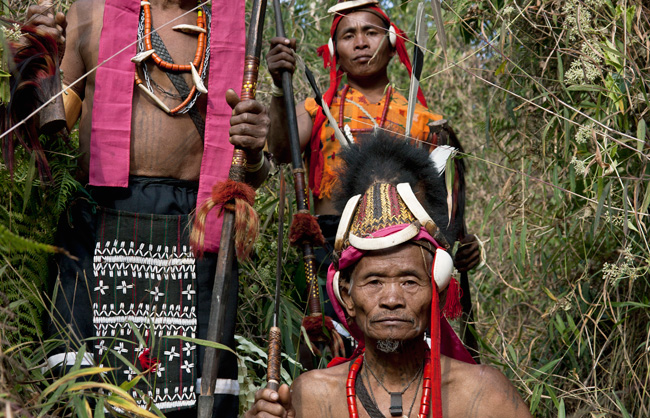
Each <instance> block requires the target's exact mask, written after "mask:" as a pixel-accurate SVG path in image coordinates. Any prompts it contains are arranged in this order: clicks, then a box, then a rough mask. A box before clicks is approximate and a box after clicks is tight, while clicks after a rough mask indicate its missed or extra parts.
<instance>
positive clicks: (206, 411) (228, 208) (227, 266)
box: [195, 0, 266, 418]
mask: <svg viewBox="0 0 650 418" xmlns="http://www.w3.org/2000/svg"><path fill="white" fill-rule="evenodd" d="M265 13H266V0H254V1H253V6H252V8H251V20H250V25H249V27H248V35H247V38H246V55H245V58H244V78H243V82H242V89H241V96H240V97H241V100H242V101H244V100H252V99H255V92H256V89H257V75H258V68H259V63H260V54H261V52H262V30H263V27H264V15H265ZM245 166H246V154H245V153H244V150H242V149H241V148H239V147H235V150H234V154H233V159H232V165H231V166H230V173H229V176H228V180H227V181H226V182H223V183H221V184H217V185H215V188H221V191H223V195H227V196H229V197H228V198H226V199H225V200H226V202H228V203H232V202H233V201H235V200H237V202H236V206H238V207H239V209H241V202H240V201H241V200H245V201H248V204H249V205H248V206H247V208H248V215H249V216H250V215H251V212H250V211H251V210H252V208H250V204H252V200H253V199H252V198H251V194H252V197H254V195H255V191H254V190H252V188H250V186H248V185H246V184H245V183H244V182H243V181H244V177H245V175H246V171H245ZM214 194H215V190H214V189H213V195H214ZM243 195H246V197H243ZM215 203H218V202H212V203H211V205H210V207H207V208H206V207H202V208H200V209H199V210H198V211H197V219H200V218H201V217H202V219H203V220H205V217H206V216H207V211H209V210H210V209H211V208H212V207H214V204H215ZM252 214H253V215H255V217H256V216H257V215H256V214H255V213H254V211H253V213H252ZM240 215H241V214H240ZM244 216H246V214H244ZM195 226H196V223H195ZM238 232H239V231H238ZM234 234H235V210H234V208H232V205H228V204H227V205H224V211H223V227H222V231H221V241H220V246H219V255H218V257H217V268H216V272H215V276H214V287H213V290H212V302H211V307H210V318H209V325H208V333H207V340H208V341H212V342H219V341H221V340H222V337H223V328H224V324H223V321H224V317H225V309H226V306H227V303H226V302H227V301H226V300H225V299H226V295H228V288H229V286H230V283H231V281H232V280H237V278H236V277H231V272H232V264H233V262H234V253H235V239H234ZM239 247H240V246H239V244H238V248H239ZM219 353H220V351H219V350H217V349H216V348H214V347H206V348H205V355H204V361H203V373H202V377H201V394H200V396H199V403H198V417H199V418H209V417H211V416H212V410H213V405H214V385H215V382H216V380H217V372H218V359H219Z"/></svg>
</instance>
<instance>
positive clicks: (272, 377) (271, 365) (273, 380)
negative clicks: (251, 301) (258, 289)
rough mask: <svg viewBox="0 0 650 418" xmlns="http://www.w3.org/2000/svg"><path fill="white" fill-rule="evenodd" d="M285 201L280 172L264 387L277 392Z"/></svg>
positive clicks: (280, 342)
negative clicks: (267, 354)
mask: <svg viewBox="0 0 650 418" xmlns="http://www.w3.org/2000/svg"><path fill="white" fill-rule="evenodd" d="M285 199H286V193H285V185H284V171H283V170H280V204H279V206H278V256H277V259H276V264H275V300H274V304H275V306H274V309H273V324H272V325H271V329H270V330H269V357H268V364H267V369H266V381H267V385H266V387H267V388H269V389H271V390H274V391H276V392H277V391H278V389H279V388H280V382H281V380H280V362H281V357H280V353H281V352H282V345H281V344H282V339H281V333H280V326H279V321H278V318H279V317H280V281H281V280H280V279H281V277H282V245H283V242H284V200H285Z"/></svg>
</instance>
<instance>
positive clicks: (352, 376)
mask: <svg viewBox="0 0 650 418" xmlns="http://www.w3.org/2000/svg"><path fill="white" fill-rule="evenodd" d="M361 364H363V355H361V356H359V357H357V358H356V360H354V362H353V363H352V365H351V366H350V371H349V372H348V379H347V380H346V381H345V394H346V396H347V400H348V413H349V415H350V418H359V410H358V409H357V392H356V389H355V386H354V385H355V383H356V381H357V374H358V373H359V370H360V369H361ZM430 405H431V357H430V356H426V358H425V361H424V376H423V379H422V399H421V401H420V412H419V413H418V418H427V417H428V416H429V411H430Z"/></svg>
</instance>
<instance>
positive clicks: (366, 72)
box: [336, 11, 395, 77]
mask: <svg viewBox="0 0 650 418" xmlns="http://www.w3.org/2000/svg"><path fill="white" fill-rule="evenodd" d="M385 27H386V23H385V22H384V21H383V20H382V19H380V18H379V16H377V15H375V14H373V13H370V12H365V11H358V12H352V13H350V14H348V15H346V16H345V17H344V18H343V19H341V21H340V22H339V24H338V26H337V28H336V52H337V54H338V63H339V64H340V66H341V68H342V69H343V71H345V72H346V73H348V76H352V77H368V76H372V75H375V74H377V73H380V72H382V71H386V67H387V66H388V62H389V61H390V59H391V58H392V57H393V55H395V50H394V49H393V48H392V47H391V46H390V42H389V41H388V37H387V36H386V29H384V28H385ZM373 56H374V58H373Z"/></svg>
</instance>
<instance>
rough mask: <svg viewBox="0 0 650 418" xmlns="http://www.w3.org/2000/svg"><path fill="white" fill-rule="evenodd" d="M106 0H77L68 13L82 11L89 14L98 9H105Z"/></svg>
mask: <svg viewBox="0 0 650 418" xmlns="http://www.w3.org/2000/svg"><path fill="white" fill-rule="evenodd" d="M104 3H105V0H76V1H75V2H74V3H72V5H70V10H69V11H68V13H70V12H73V13H75V12H76V13H82V14H84V15H89V14H92V13H94V12H95V11H97V9H101V10H103V9H104Z"/></svg>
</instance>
